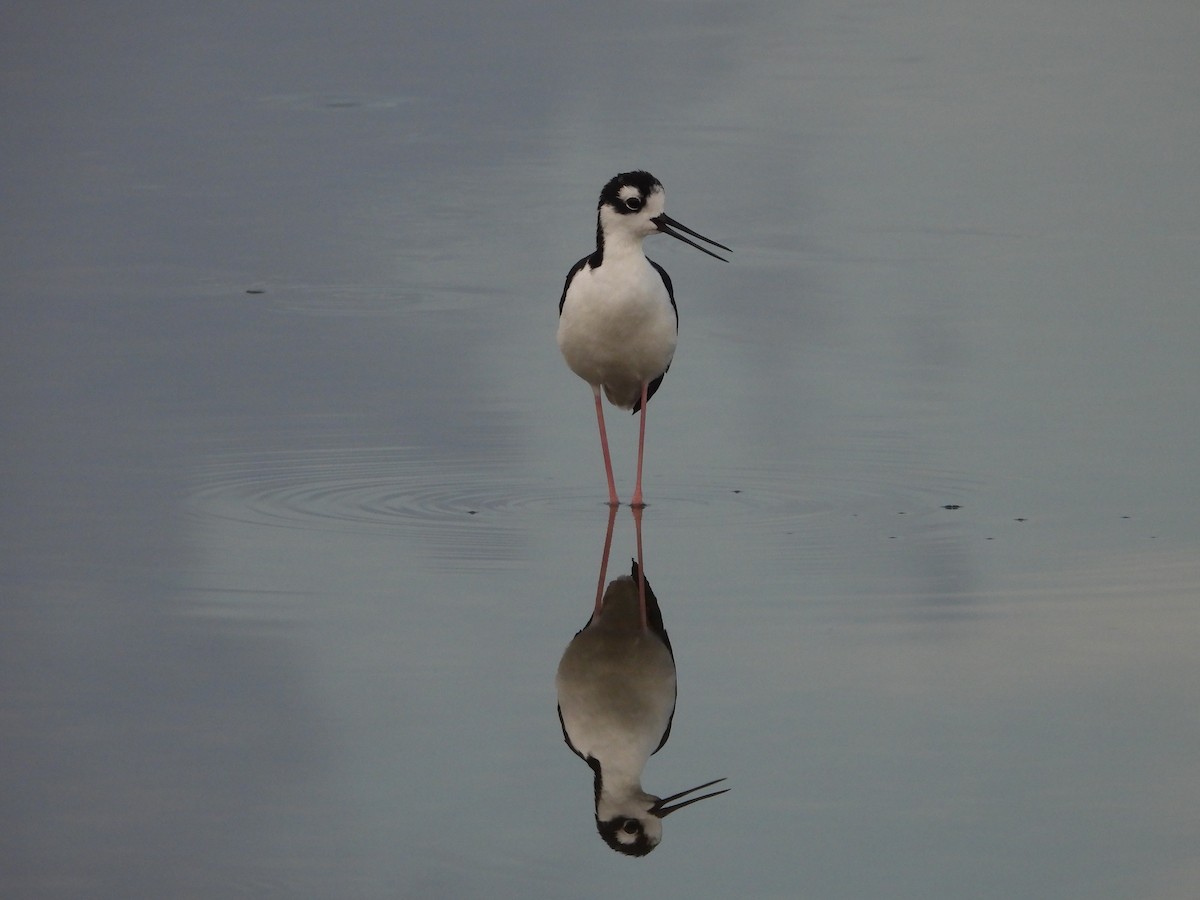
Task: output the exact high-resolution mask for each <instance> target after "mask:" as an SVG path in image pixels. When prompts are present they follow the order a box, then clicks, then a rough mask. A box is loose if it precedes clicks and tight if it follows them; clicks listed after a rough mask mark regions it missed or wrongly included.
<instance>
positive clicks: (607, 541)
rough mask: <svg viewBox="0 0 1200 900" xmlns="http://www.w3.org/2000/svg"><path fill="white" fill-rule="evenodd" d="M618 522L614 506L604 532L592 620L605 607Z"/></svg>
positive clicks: (609, 511) (611, 508)
mask: <svg viewBox="0 0 1200 900" xmlns="http://www.w3.org/2000/svg"><path fill="white" fill-rule="evenodd" d="M616 521H617V507H616V504H613V505H612V506H610V507H609V510H608V530H607V531H605V532H604V553H603V555H602V556H601V557H600V578H599V580H598V581H597V582H596V607H595V609H593V610H592V618H593V619H595V618H596V616H598V615H600V610H601V608H602V607H603V606H604V576H605V575H607V574H608V554H609V552H610V551H611V550H612V536H613V523H614V522H616Z"/></svg>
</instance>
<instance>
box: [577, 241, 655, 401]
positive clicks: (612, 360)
mask: <svg viewBox="0 0 1200 900" xmlns="http://www.w3.org/2000/svg"><path fill="white" fill-rule="evenodd" d="M637 262H638V263H640V264H631V265H623V266H613V265H604V266H601V267H600V268H599V269H590V268H588V267H587V266H584V268H582V269H580V271H579V273H578V274H577V275H576V276H575V278H574V280H573V281H572V282H571V287H570V289H569V290H568V291H567V296H566V300H565V301H564V302H563V308H562V314H561V315H560V316H559V320H558V348H559V350H561V351H562V355H563V358H564V359H566V361H567V365H568V366H570V367H571V371H572V372H574V373H575V374H576V375H578V376H579V377H580V378H582V379H583V380H584V381H586V382H587V383H588V384H590V385H593V386H597V385H600V386H603V387H604V392H605V394H606V395H607V396H608V399H609V400H610V401H611V402H612V403H614V404H615V405H617V406H620V407H624V408H626V409H629V408H632V407H633V405H634V403H635V402H636V401H637V400H638V398H639V397H640V396H641V390H642V385H643V384H645V383H646V382H649V381H653V380H654V379H655V378H657V377H658V376H659V375H661V374H663V372H665V371H666V370H667V367H668V366H669V365H670V364H671V359H672V357H674V355H675V343H676V339H677V320H676V317H675V309H674V307H672V306H671V298H670V296H669V295H668V294H667V289H666V287H665V286H664V285H663V283H662V278H661V277H660V276H659V274H658V272H657V271H655V270H654V268H653V267H652V266H651V265H650V264H649V263H648V262H647V261H646V259H645V257H642V258H641V259H640V260H639V261H637Z"/></svg>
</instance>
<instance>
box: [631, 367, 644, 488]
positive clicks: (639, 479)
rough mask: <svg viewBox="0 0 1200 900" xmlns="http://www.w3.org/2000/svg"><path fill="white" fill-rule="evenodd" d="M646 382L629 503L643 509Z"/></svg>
mask: <svg viewBox="0 0 1200 900" xmlns="http://www.w3.org/2000/svg"><path fill="white" fill-rule="evenodd" d="M646 387H647V384H646V382H644V381H643V382H642V419H641V423H640V424H639V425H638V467H637V483H636V484H635V485H634V486H633V497H632V498H631V499H630V501H629V505H630V506H632V507H635V508H639V509H640V508H641V507H643V506H645V505H646V503H645V501H644V500H643V499H642V451H643V450H644V449H645V447H646V403H647V402H648V401H647V397H646Z"/></svg>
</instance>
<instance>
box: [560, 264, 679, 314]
mask: <svg viewBox="0 0 1200 900" xmlns="http://www.w3.org/2000/svg"><path fill="white" fill-rule="evenodd" d="M589 259H591V257H590V256H585V257H584V258H583V259H581V260H580V261H579V262H577V263H575V265H573V266H571V271H570V272H568V273H567V280H566V281H565V282H563V292H562V296H561V297H559V298H558V314H559V315H560V316H561V315H562V308H563V304H564V303H566V302H567V288H569V287H570V286H571V279H572V278H574V277H575V273H576V272H578V271H579V270H580V269H582V268H583V267H584V266H586V265H587V263H588V260H589ZM663 274H664V275H665V274H666V273H665V272H664V273H663ZM667 290H668V291H669V290H670V288H667ZM674 302H675V301H674V300H672V301H671V303H672V304H673V303H674ZM678 318H679V317H678V315H676V323H675V327H676V328H678V327H679V322H678Z"/></svg>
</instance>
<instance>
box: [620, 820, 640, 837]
mask: <svg viewBox="0 0 1200 900" xmlns="http://www.w3.org/2000/svg"><path fill="white" fill-rule="evenodd" d="M640 829H641V825H640V824H638V820H637V819H626V820H625V821H624V823H623V824H622V825H621V830H622V831H624V832H625V833H626V834H637V833H638V831H639V830H640Z"/></svg>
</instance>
